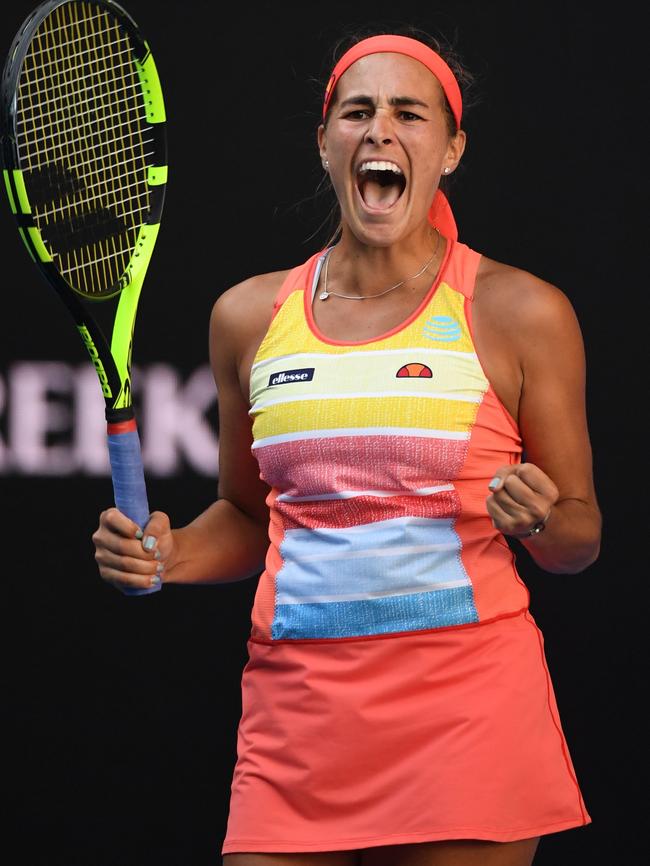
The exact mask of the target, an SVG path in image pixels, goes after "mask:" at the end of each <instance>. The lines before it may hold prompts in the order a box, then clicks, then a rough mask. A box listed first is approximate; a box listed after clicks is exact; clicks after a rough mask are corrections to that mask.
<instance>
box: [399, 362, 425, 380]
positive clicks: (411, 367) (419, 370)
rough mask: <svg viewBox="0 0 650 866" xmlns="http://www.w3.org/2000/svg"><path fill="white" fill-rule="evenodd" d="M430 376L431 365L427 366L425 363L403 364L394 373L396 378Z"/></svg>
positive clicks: (423, 377) (422, 377)
mask: <svg viewBox="0 0 650 866" xmlns="http://www.w3.org/2000/svg"><path fill="white" fill-rule="evenodd" d="M432 376H433V373H432V372H431V367H427V365H426V364H404V366H403V367H400V368H399V370H398V371H397V373H395V378H396V379H404V378H410V379H431V378H432Z"/></svg>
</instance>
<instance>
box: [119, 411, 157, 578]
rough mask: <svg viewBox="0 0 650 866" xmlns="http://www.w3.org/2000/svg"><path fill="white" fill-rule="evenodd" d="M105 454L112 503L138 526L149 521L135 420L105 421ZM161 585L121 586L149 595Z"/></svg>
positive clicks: (142, 526) (143, 526)
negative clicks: (108, 470) (110, 476)
mask: <svg viewBox="0 0 650 866" xmlns="http://www.w3.org/2000/svg"><path fill="white" fill-rule="evenodd" d="M108 456H109V458H110V462H111V475H112V478H113V494H114V498H115V505H116V506H117V508H118V509H119V510H120V511H121V512H122V513H123V514H126V516H127V517H129V518H130V519H131V520H133V522H134V523H137V524H138V526H139V527H140V529H144V528H145V526H146V525H147V523H148V522H149V502H148V500H147V487H146V484H145V480H144V467H143V465H142V452H141V450H140V437H139V435H138V428H137V427H136V424H135V421H134V420H131V421H127V422H123V423H119V424H109V425H108ZM161 586H162V584H161V583H159V584H158V585H157V586H151V587H148V588H147V589H133V588H127V587H121V588H120V589H121V592H123V593H124V595H150V594H151V593H152V592H158V590H159V589H160V587H161Z"/></svg>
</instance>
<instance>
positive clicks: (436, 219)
mask: <svg viewBox="0 0 650 866" xmlns="http://www.w3.org/2000/svg"><path fill="white" fill-rule="evenodd" d="M383 53H393V54H405V55H406V56H407V57H413V58H414V59H415V60H419V61H420V63H422V64H423V65H424V66H426V67H427V69H428V70H429V71H430V72H432V73H433V75H434V76H435V77H436V78H437V79H438V81H439V82H440V86H441V87H442V89H443V91H444V94H445V96H446V97H447V102H448V103H449V107H450V108H451V111H452V114H453V115H454V118H455V120H456V124H457V126H458V129H460V120H461V117H462V114H463V100H462V97H461V95H460V87H459V86H458V82H457V81H456V77H455V75H454V73H453V72H452V71H451V69H450V68H449V66H447V64H446V63H445V61H444V60H443V59H442V57H441V56H440V55H439V54H436V52H435V51H434V50H433V49H432V48H429V46H428V45H425V44H424V42H420V41H419V40H418V39H411V37H410V36H395V35H384V36H371V37H370V38H368V39H362V40H361V42H357V44H356V45H353V46H352V48H350V49H349V50H348V51H346V52H345V54H344V55H343V57H341V59H340V60H339V62H338V63H337V64H336V66H335V67H334V71H333V72H332V74H331V75H330V80H329V81H328V82H327V87H326V88H325V98H324V100H323V120H324V119H325V116H326V115H327V109H328V108H329V105H330V101H331V99H332V94H333V93H334V88H335V87H336V85H337V83H338V80H339V78H340V77H341V76H342V75H343V73H344V72H345V71H346V69H349V68H350V66H352V64H353V63H356V61H357V60H360V59H361V58H362V57H367V56H368V54H383ZM428 219H429V222H430V223H431V225H432V226H435V227H436V228H437V229H438V230H439V231H440V233H441V234H442V235H444V237H447V238H451V239H453V240H456V239H457V238H458V229H457V227H456V221H455V219H454V215H453V213H452V210H451V207H450V205H449V202H448V201H447V197H446V196H445V194H444V193H443V192H442V190H440V189H438V190H436V194H435V195H434V197H433V201H432V202H431V207H430V209H429V215H428Z"/></svg>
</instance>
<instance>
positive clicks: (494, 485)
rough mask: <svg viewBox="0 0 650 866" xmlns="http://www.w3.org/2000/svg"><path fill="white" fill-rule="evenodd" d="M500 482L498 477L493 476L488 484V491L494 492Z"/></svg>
mask: <svg viewBox="0 0 650 866" xmlns="http://www.w3.org/2000/svg"><path fill="white" fill-rule="evenodd" d="M500 482H501V479H500V478H499V476H498V475H495V476H494V478H493V479H492V481H490V483H489V484H488V487H489V488H490V490H496V489H497V487H498V486H499V484H500Z"/></svg>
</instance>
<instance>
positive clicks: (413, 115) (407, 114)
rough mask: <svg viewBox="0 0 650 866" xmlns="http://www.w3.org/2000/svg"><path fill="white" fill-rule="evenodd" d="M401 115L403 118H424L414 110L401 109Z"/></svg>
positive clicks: (411, 119) (409, 119) (410, 119)
mask: <svg viewBox="0 0 650 866" xmlns="http://www.w3.org/2000/svg"><path fill="white" fill-rule="evenodd" d="M399 116H400V118H401V119H402V120H408V121H413V120H422V118H421V117H420V115H419V114H416V113H415V112H414V111H400V113H399Z"/></svg>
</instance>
